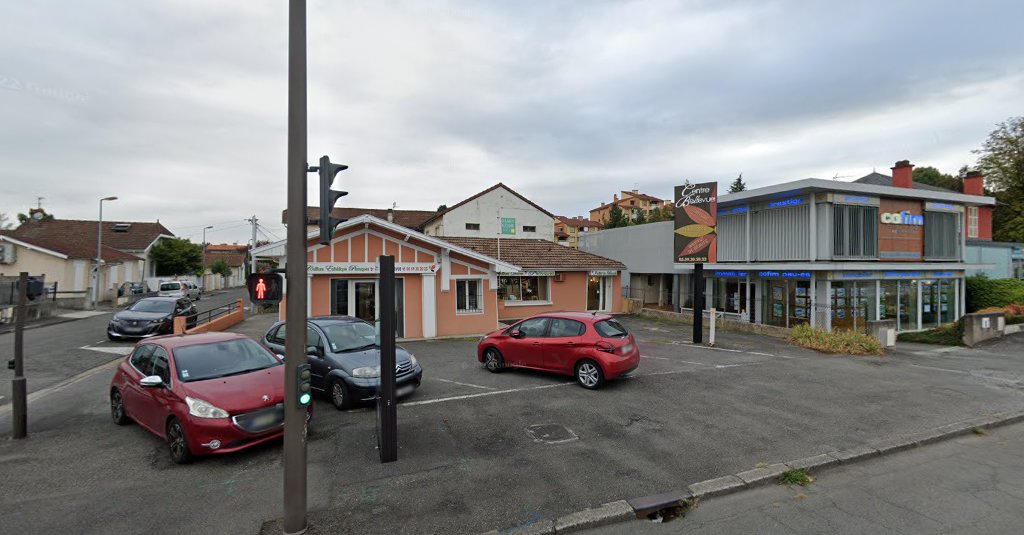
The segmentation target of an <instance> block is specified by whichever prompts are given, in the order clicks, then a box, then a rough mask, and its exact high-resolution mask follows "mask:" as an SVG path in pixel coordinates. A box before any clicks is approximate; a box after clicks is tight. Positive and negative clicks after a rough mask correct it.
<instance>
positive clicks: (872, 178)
mask: <svg viewBox="0 0 1024 535" xmlns="http://www.w3.org/2000/svg"><path fill="white" fill-rule="evenodd" d="M854 182H859V183H861V184H871V185H872V186H892V177H891V176H889V175H883V174H882V173H871V174H869V175H864V176H862V177H860V178H858V179H857V180H854ZM912 185H913V186H914V189H923V190H926V191H943V192H947V193H948V192H953V193H960V192H959V191H954V190H951V189H946V188H940V187H938V186H933V185H931V184H922V183H920V182H913V183H912Z"/></svg>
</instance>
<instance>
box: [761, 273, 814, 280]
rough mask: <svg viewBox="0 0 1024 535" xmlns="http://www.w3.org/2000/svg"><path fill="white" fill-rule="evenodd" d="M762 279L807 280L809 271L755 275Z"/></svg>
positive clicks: (809, 275)
mask: <svg viewBox="0 0 1024 535" xmlns="http://www.w3.org/2000/svg"><path fill="white" fill-rule="evenodd" d="M757 275H758V276H759V277H761V278H762V279H809V278H811V272H810V271H759V272H758V273H757Z"/></svg>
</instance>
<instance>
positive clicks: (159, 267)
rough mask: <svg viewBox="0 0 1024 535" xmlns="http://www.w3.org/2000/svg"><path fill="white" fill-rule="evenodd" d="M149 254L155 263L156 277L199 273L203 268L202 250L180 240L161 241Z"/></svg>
mask: <svg viewBox="0 0 1024 535" xmlns="http://www.w3.org/2000/svg"><path fill="white" fill-rule="evenodd" d="M149 254H150V258H152V259H153V261H154V262H156V275H157V276H158V277H167V276H170V275H186V274H193V273H199V271H200V270H201V269H202V266H203V248H202V247H201V246H200V245H199V244H198V243H192V242H191V241H189V240H185V239H182V238H169V239H165V240H161V241H160V243H157V244H156V245H154V246H153V248H152V249H150V250H149Z"/></svg>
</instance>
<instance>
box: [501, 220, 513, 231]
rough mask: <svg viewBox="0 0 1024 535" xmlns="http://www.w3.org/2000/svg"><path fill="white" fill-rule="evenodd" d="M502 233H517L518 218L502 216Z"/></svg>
mask: <svg viewBox="0 0 1024 535" xmlns="http://www.w3.org/2000/svg"><path fill="white" fill-rule="evenodd" d="M501 233H502V234H515V233H516V218H514V217H503V218H501Z"/></svg>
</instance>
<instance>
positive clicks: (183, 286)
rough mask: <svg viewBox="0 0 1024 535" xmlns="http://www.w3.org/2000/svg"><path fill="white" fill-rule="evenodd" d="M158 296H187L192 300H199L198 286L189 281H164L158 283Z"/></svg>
mask: <svg viewBox="0 0 1024 535" xmlns="http://www.w3.org/2000/svg"><path fill="white" fill-rule="evenodd" d="M157 295H158V296H160V297H187V298H189V299H191V300H193V301H198V300H199V287H198V286H196V284H195V283H194V282H189V281H164V282H161V283H160V291H159V292H158V293H157Z"/></svg>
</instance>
